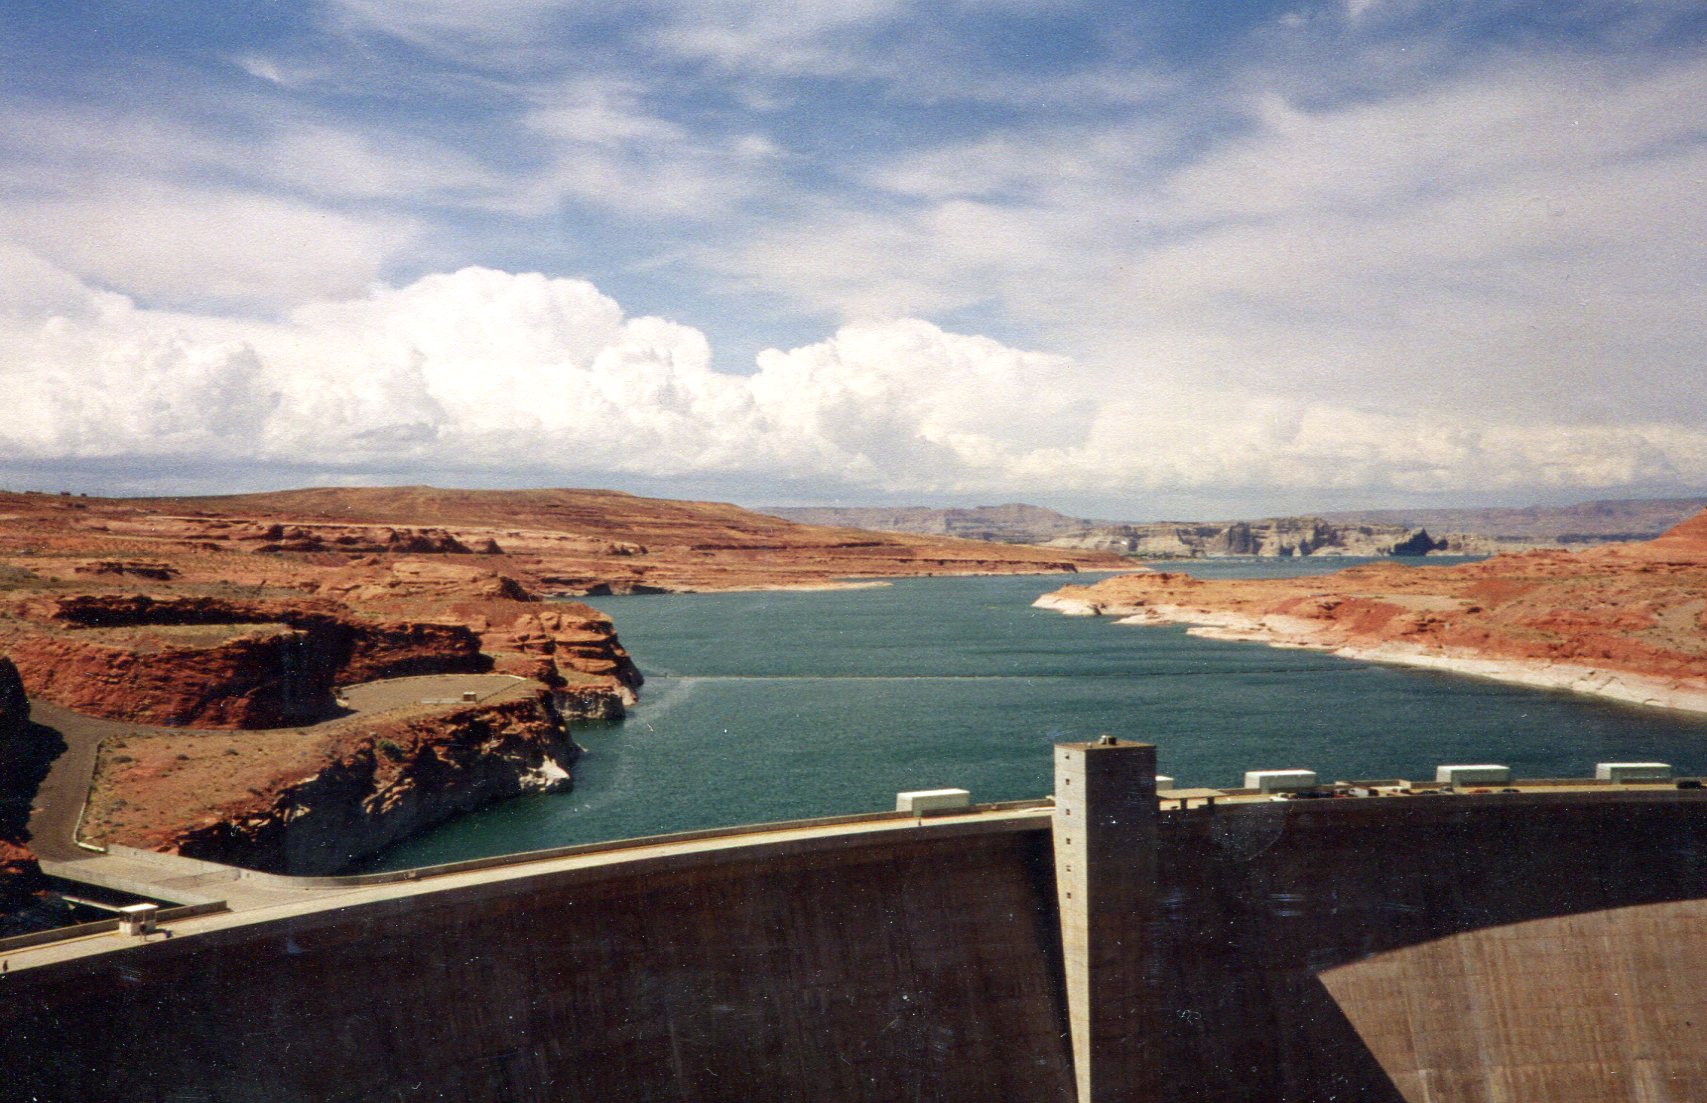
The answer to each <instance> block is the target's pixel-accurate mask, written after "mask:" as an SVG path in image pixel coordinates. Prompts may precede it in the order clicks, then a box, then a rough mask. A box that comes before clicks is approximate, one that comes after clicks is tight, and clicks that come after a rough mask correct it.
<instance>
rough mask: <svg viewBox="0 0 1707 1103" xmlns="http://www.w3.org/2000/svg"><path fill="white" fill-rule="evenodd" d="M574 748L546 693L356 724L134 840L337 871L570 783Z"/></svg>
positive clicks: (284, 868)
mask: <svg viewBox="0 0 1707 1103" xmlns="http://www.w3.org/2000/svg"><path fill="white" fill-rule="evenodd" d="M577 753H578V751H577V749H576V747H575V745H574V743H573V742H572V741H571V740H570V739H569V736H568V732H567V730H566V729H565V728H564V725H563V721H562V718H561V716H560V715H559V714H558V712H557V710H556V708H555V707H554V705H553V703H552V700H551V698H550V696H549V695H545V694H542V695H540V696H537V697H524V698H520V699H514V700H509V701H503V702H499V703H491V704H481V705H475V706H470V707H467V708H461V709H455V710H452V711H449V712H442V713H437V714H434V715H429V716H413V717H407V716H406V717H401V718H399V717H386V716H378V717H374V718H373V719H372V720H371V721H369V722H367V723H363V724H360V725H357V726H356V727H355V728H353V729H352V730H351V734H350V735H349V736H348V737H347V738H345V739H344V740H342V743H341V746H340V747H339V748H338V749H337V750H336V752H335V753H334V754H332V755H330V756H329V757H328V759H327V761H326V762H325V764H324V765H323V766H321V767H320V768H319V769H318V770H316V771H315V772H314V773H312V774H310V775H308V776H295V777H279V778H275V779H274V780H273V781H272V782H271V783H269V784H267V785H265V786H263V787H261V789H260V791H259V792H256V793H254V794H253V795H252V796H250V797H248V798H245V799H242V800H238V801H234V802H231V803H229V804H226V805H224V806H222V807H220V808H218V809H215V810H213V811H212V812H211V813H210V814H208V815H206V816H204V817H203V819H202V822H200V823H198V824H196V825H195V826H192V827H189V828H183V829H178V828H172V829H167V830H164V831H154V832H151V833H144V834H143V835H142V836H140V837H138V838H134V839H120V840H116V841H121V842H133V843H135V844H137V845H145V846H153V847H155V848H157V849H161V850H171V851H175V852H177V853H180V854H184V855H186V856H189V857H194V858H206V859H209V860H212V861H217V862H227V863H230V864H233V865H240V866H245V867H248V868H251V869H260V870H266V871H269V872H274V873H289V874H296V875H309V874H328V873H337V872H340V871H343V870H345V869H347V868H348V867H349V866H351V865H352V864H353V863H355V862H358V861H360V860H361V859H363V858H366V857H368V856H370V855H373V854H376V853H378V852H379V851H381V850H384V849H385V848H386V847H388V846H391V845H392V844H394V843H396V842H399V841H400V840H402V839H404V838H407V837H409V836H410V835H414V834H416V833H418V832H420V831H422V830H424V829H426V828H429V827H433V826H435V825H437V824H440V823H443V822H445V821H446V820H449V819H451V818H453V817H455V816H458V815H461V814H463V813H465V812H469V811H472V810H473V809H475V808H478V807H480V806H482V805H485V804H489V803H491V802H492V801H495V800H500V799H503V798H505V797H511V796H516V795H518V794H521V793H527V792H545V791H549V790H552V789H556V788H561V787H563V786H566V785H567V784H568V783H569V781H570V776H569V770H568V767H569V765H570V764H571V763H572V762H573V761H574V759H575V757H576V755H577Z"/></svg>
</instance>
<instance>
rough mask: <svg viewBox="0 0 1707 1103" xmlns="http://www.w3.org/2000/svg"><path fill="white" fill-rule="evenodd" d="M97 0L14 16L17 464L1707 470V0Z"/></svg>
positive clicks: (9, 456)
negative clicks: (131, 6)
mask: <svg viewBox="0 0 1707 1103" xmlns="http://www.w3.org/2000/svg"><path fill="white" fill-rule="evenodd" d="M83 7H84V6H83V5H80V4H73V5H52V6H49V5H45V4H43V5H39V6H37V5H33V4H26V5H23V6H22V7H21V8H18V9H15V10H10V9H9V11H8V13H7V14H6V15H5V16H3V17H0V20H3V21H4V26H3V28H0V29H4V30H5V31H6V32H7V33H6V35H5V39H6V41H7V42H8V45H7V46H5V47H4V50H5V51H6V52H5V55H4V60H5V61H6V63H7V64H6V65H5V66H4V67H3V68H4V69H5V71H6V73H7V75H6V77H5V78H4V79H3V82H0V102H3V103H4V105H5V106H6V111H5V112H4V113H0V386H3V387H4V388H5V392H6V393H7V395H8V396H9V398H10V400H11V401H10V409H11V415H12V416H10V417H8V418H5V419H3V420H0V479H3V480H5V482H7V483H9V484H10V485H13V486H25V485H31V486H40V487H42V488H47V489H55V488H57V487H59V486H69V487H72V488H74V489H89V490H95V491H117V492H125V491H155V490H163V491H172V490H179V491H214V490H223V489H246V488H254V487H257V486H282V485H297V484H302V483H307V482H335V481H342V482H360V481H389V482H396V481H436V482H443V483H460V484H465V485H521V484H540V483H556V484H567V485H575V484H587V485H592V484H600V485H615V486H620V487H624V488H628V489H638V490H643V491H647V492H653V493H678V494H689V495H701V494H716V495H719V496H725V497H733V498H736V499H737V500H742V501H745V502H749V503H758V502H765V501H782V500H794V501H842V502H850V503H853V502H898V501H909V502H912V501H918V502H927V501H928V502H944V503H953V502H967V503H970V502H972V501H989V500H994V499H997V498H1001V499H1007V500H1012V499H1022V498H1023V499H1027V500H1036V501H1042V502H1044V503H1045V504H1052V505H1057V506H1058V507H1062V508H1068V509H1077V510H1079V511H1081V512H1100V513H1103V514H1105V515H1108V514H1113V515H1121V516H1132V517H1140V516H1145V515H1155V514H1157V513H1158V512H1161V511H1172V512H1175V513H1197V514H1199V515H1232V514H1234V513H1238V512H1256V511H1280V510H1282V509H1304V508H1328V507H1331V506H1365V505H1369V506H1373V505H1384V504H1407V503H1410V504H1420V503H1423V502H1426V501H1459V502H1465V503H1472V502H1494V501H1504V502H1520V501H1524V500H1530V499H1534V498H1549V499H1562V498H1570V497H1584V496H1603V495H1619V494H1629V495H1639V494H1648V493H1670V492H1682V491H1688V490H1699V489H1700V488H1702V487H1707V371H1704V370H1703V369H1704V368H1707V280H1704V279H1703V278H1702V277H1703V273H1704V272H1707V205H1703V204H1702V203H1701V202H1700V194H1701V189H1702V181H1703V180H1707V125H1704V124H1703V122H1702V118H1703V116H1702V114H1701V110H1700V106H1699V105H1700V103H1701V102H1703V99H1704V98H1707V15H1703V13H1702V12H1701V11H1700V10H1699V8H1698V6H1697V5H1694V4H1691V3H1681V2H1679V3H1673V2H1670V0H1650V2H1649V3H1646V4H1642V5H1629V4H1623V3H1612V2H1610V0H1608V2H1605V3H1601V2H1599V0H1585V2H1583V3H1580V4H1576V5H1572V6H1570V7H1569V8H1568V9H1562V8H1560V6H1558V5H1554V4H1550V3H1534V4H1531V3H1520V2H1512V3H1500V2H1490V3H1483V4H1471V3H1450V4H1438V3H1432V4H1422V3H1420V2H1412V0H1354V2H1352V3H1343V2H1339V3H1307V2H1306V3H1279V2H1274V3H1268V2H1264V3H1255V4H1251V5H1240V6H1238V7H1237V11H1227V10H1222V9H1224V8H1227V7H1229V6H1226V5H1194V4H1184V3H1181V4H1167V3H1163V4H1154V5H1146V6H1143V7H1142V9H1141V10H1139V11H1136V12H1135V11H1131V10H1128V8H1129V6H1127V5H1116V4H1096V3H1066V2H1056V0H954V2H950V3H932V4H925V3H923V2H922V0H862V2H859V3H848V2H846V0H842V2H838V3H834V4H831V3H825V2H820V0H812V2H808V3H804V4H803V3H799V2H798V0H797V2H795V3H790V4H786V5H785V4H782V3H780V2H774V0H715V2H709V3H696V4H693V5H686V4H677V3H671V2H665V0H617V2H614V3H605V4H601V5H590V4H586V3H583V2H579V0H459V2H458V3H455V4H452V3H450V2H448V0H415V2H411V3H401V2H391V0H323V2H321V3H318V4H314V5H308V6H305V7H304V8H303V9H302V10H301V12H300V13H298V14H281V13H277V12H269V13H265V14H262V13H250V14H247V15H245V14H233V13H232V12H230V11H229V10H227V9H226V8H225V7H223V6H215V5H211V4H207V3H202V2H200V0H183V2H182V3H180V4H178V5H176V6H170V7H162V6H158V5H154V6H150V7H149V10H148V11H147V12H145V13H134V12H132V13H126V12H111V11H104V10H103V11H85V10H82V9H83ZM119 43H122V44H123V45H122V46H120V45H115V44H119Z"/></svg>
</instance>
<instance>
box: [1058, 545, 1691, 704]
mask: <svg viewBox="0 0 1707 1103" xmlns="http://www.w3.org/2000/svg"><path fill="white" fill-rule="evenodd" d="M1036 604H1037V605H1039V606H1040V607H1043V608H1050V609H1056V610H1058V611H1060V612H1064V613H1068V614H1076V615H1102V616H1116V617H1121V618H1124V622H1126V623H1132V624H1187V625H1191V626H1192V628H1191V631H1193V632H1196V633H1199V634H1202V635H1208V636H1215V637H1219V638H1222V639H1239V640H1253V641H1257V642H1261V643H1267V644H1271V645H1276V646H1291V647H1305V648H1311V649H1316V650H1323V651H1329V652H1332V653H1334V654H1338V655H1342V656H1345V657H1347V658H1356V659H1366V660H1371V661H1379V662H1393V663H1401V664H1405V665H1410V666H1421V667H1429V668H1433V669H1439V670H1450V671H1455V672H1458V673H1463V674H1471V675H1476V676H1480V677H1488V678H1495V679H1498V680H1501V681H1506V682H1513V683H1518V684H1524V685H1532V686H1538V687H1542V688H1548V689H1562V690H1570V691H1574V692H1581V693H1591V694H1595V695H1598V696H1603V697H1609V698H1613V699H1617V700H1622V701H1628V702H1632V703H1636V704H1644V705H1654V706H1660V707H1667V708H1675V709H1684V710H1689V711H1694V712H1707V513H1702V514H1698V515H1697V516H1695V517H1693V518H1690V519H1689V520H1686V521H1684V522H1683V523H1681V524H1679V525H1677V526H1676V527H1674V528H1672V529H1671V530H1669V531H1668V532H1666V533H1664V534H1662V535H1661V536H1659V537H1657V538H1655V539H1653V540H1649V541H1644V542H1638V543H1623V544H1610V545H1606V546H1602V547H1597V548H1591V549H1588V550H1584V551H1579V552H1566V551H1551V550H1537V551H1530V552H1524V553H1517V554H1509V555H1501V556H1496V557H1494V558H1492V559H1487V560H1483V561H1481V562H1479V563H1469V564H1463V565H1460V566H1455V567H1437V568H1429V569H1426V570H1418V569H1415V568H1410V567H1404V566H1399V565H1397V564H1367V565H1363V566H1359V567H1353V568H1350V569H1348V570H1344V571H1340V572H1337V573H1335V574H1330V575H1317V576H1314V577H1308V578H1288V579H1263V580H1203V579H1197V578H1193V577H1191V576H1189V575H1186V574H1180V573H1170V572H1148V573H1142V574H1127V575H1122V576H1119V577H1115V578H1109V579H1105V580H1103V581H1101V582H1098V583H1096V584H1094V585H1091V586H1068V587H1064V588H1062V589H1060V590H1056V591H1055V592H1053V593H1050V594H1046V595H1044V596H1043V597H1041V598H1039V599H1038V601H1037V603H1036Z"/></svg>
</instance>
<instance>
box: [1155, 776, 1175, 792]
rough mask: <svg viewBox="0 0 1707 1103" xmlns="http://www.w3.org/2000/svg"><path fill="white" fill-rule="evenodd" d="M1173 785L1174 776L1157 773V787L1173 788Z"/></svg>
mask: <svg viewBox="0 0 1707 1103" xmlns="http://www.w3.org/2000/svg"><path fill="white" fill-rule="evenodd" d="M1173 787H1174V779H1173V778H1171V777H1169V776H1168V775H1167V774H1157V775H1156V788H1158V789H1172V788H1173Z"/></svg>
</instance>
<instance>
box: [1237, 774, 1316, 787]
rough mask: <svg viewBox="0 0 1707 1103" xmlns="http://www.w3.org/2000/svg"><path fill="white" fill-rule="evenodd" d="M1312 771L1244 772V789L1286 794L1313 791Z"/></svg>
mask: <svg viewBox="0 0 1707 1103" xmlns="http://www.w3.org/2000/svg"><path fill="white" fill-rule="evenodd" d="M1315 787H1316V771H1314V770H1246V771H1245V788H1246V789H1255V790H1256V791H1257V792H1259V793H1287V792H1291V791H1292V790H1294V789H1314V788H1315Z"/></svg>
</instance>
